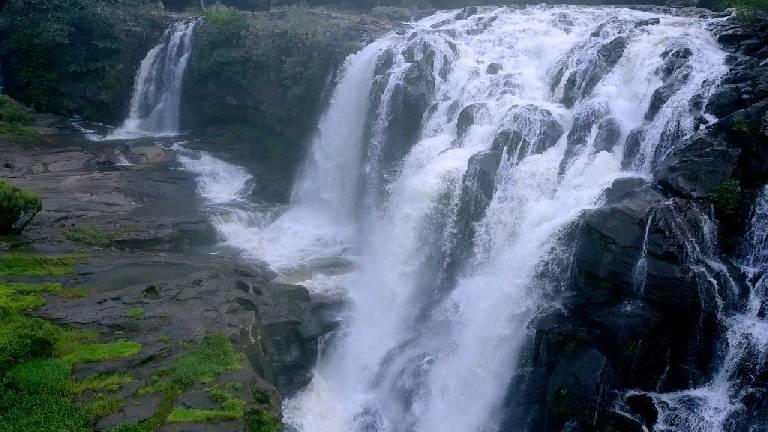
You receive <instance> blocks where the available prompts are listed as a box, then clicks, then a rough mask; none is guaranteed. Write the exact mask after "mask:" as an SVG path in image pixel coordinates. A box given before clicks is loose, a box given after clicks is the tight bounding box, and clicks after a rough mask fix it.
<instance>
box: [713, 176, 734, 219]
mask: <svg viewBox="0 0 768 432" xmlns="http://www.w3.org/2000/svg"><path fill="white" fill-rule="evenodd" d="M709 197H710V199H711V200H712V202H713V203H714V205H715V209H717V210H718V211H719V212H720V213H722V214H723V215H726V216H733V215H735V214H736V212H737V210H738V209H739V203H740V202H741V185H740V184H739V181H738V180H726V181H724V182H722V183H721V184H720V185H719V186H717V187H716V188H715V189H713V190H712V192H710V194H709Z"/></svg>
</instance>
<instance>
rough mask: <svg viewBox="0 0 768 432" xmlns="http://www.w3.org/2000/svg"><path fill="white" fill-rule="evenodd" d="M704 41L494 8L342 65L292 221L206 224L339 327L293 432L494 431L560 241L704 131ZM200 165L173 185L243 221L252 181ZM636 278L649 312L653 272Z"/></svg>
mask: <svg viewBox="0 0 768 432" xmlns="http://www.w3.org/2000/svg"><path fill="white" fill-rule="evenodd" d="M706 25H707V21H706V20H705V19H696V18H689V17H676V16H669V15H657V14H652V13H647V12H641V11H635V10H628V9H619V8H591V7H590V8H587V7H544V6H541V7H525V8H496V7H488V8H480V9H479V12H478V13H477V14H474V15H471V16H467V14H463V13H459V12H457V11H447V12H439V13H437V14H435V15H433V16H431V17H428V18H425V19H423V20H421V21H419V22H416V23H413V24H412V26H411V28H410V30H409V31H406V32H400V33H397V34H390V35H387V36H385V37H383V38H381V39H379V40H378V41H376V42H374V43H373V44H371V45H369V46H367V47H366V48H364V49H362V50H361V51H360V52H358V53H356V54H353V55H351V56H350V57H349V58H348V59H347V61H346V62H345V64H344V65H343V67H342V68H341V71H340V74H339V78H338V80H337V83H336V87H335V90H334V92H333V95H332V98H331V101H330V103H329V106H328V107H327V109H326V111H325V112H324V114H323V116H322V118H321V120H320V123H319V126H318V132H317V134H316V136H315V138H314V140H313V142H312V147H311V150H310V152H309V155H308V158H307V161H306V163H305V166H304V167H303V170H302V172H301V177H300V178H299V179H298V181H297V183H296V185H295V187H294V191H293V195H292V199H291V203H290V205H289V206H288V207H287V208H285V209H281V210H280V211H278V212H277V213H276V214H270V215H268V216H267V217H265V216H264V215H263V214H255V213H253V212H252V209H247V208H242V207H240V208H239V209H238V210H237V211H231V212H228V213H226V214H224V215H219V216H217V217H216V218H215V223H216V226H217V228H218V230H219V232H220V233H221V234H222V236H223V237H224V239H225V241H226V242H227V243H229V244H230V245H233V246H236V247H238V248H240V249H242V250H243V251H244V253H245V254H246V255H248V256H250V257H252V258H256V259H261V260H264V261H266V262H268V263H270V264H271V265H272V267H273V268H275V269H276V270H277V271H278V272H280V273H281V276H282V277H284V278H287V279H290V280H292V281H297V282H302V283H305V284H306V285H307V287H308V288H309V289H310V291H311V292H313V293H314V294H315V295H324V294H328V293H329V292H332V293H333V294H334V295H339V296H341V297H343V298H344V299H345V301H346V302H347V303H348V305H349V310H348V312H347V313H346V314H345V315H344V316H343V318H342V323H341V327H340V329H339V330H338V331H337V332H336V334H334V336H333V337H332V338H331V339H330V341H329V343H328V345H327V346H326V347H325V349H324V350H323V352H322V356H321V359H320V360H319V362H318V364H317V366H316V369H315V371H314V375H313V379H312V381H311V383H310V384H309V385H308V387H307V388H306V389H304V390H303V391H301V392H300V393H298V394H297V395H295V396H293V397H292V398H290V399H289V400H287V401H286V402H285V405H284V415H285V417H284V420H285V422H286V424H287V427H288V428H289V430H291V431H298V432H349V431H360V432H362V431H366V432H370V431H375V432H401V431H402V432H406V431H407V432H435V431H441V432H443V431H444V432H451V431H456V432H468V431H483V432H486V431H488V432H490V431H495V430H497V429H498V427H499V424H498V422H499V419H501V418H502V417H503V415H501V413H500V411H501V410H502V409H503V404H504V403H509V401H506V402H505V401H504V399H505V396H507V394H506V393H507V390H508V385H509V383H510V381H511V380H512V378H513V375H514V374H515V371H516V367H517V363H518V361H519V356H520V352H521V349H522V347H523V345H524V343H525V341H526V339H527V338H528V337H529V336H530V335H529V330H528V328H527V326H528V324H529V321H530V320H531V318H532V317H533V316H534V315H535V313H536V312H537V311H538V310H539V308H540V307H542V304H543V302H545V301H546V300H545V299H547V298H551V297H552V296H553V295H555V294H556V292H557V290H558V289H559V288H558V287H559V286H560V283H561V282H562V281H560V280H559V279H558V275H565V274H567V273H568V269H567V268H565V266H566V264H564V262H565V261H567V258H568V257H569V256H570V254H571V251H572V249H573V245H571V244H569V239H568V235H567V233H568V232H569V230H570V229H571V228H572V227H573V226H575V224H577V223H578V221H579V218H580V215H581V214H582V213H583V212H584V211H586V210H590V209H594V208H596V207H599V206H601V204H602V202H603V199H604V197H603V195H604V194H603V192H604V191H605V190H606V188H608V187H609V186H610V185H611V184H612V183H613V182H614V181H615V180H616V179H619V178H621V177H625V176H643V177H648V176H650V175H652V173H653V170H654V169H655V168H656V167H657V165H658V163H659V162H660V161H662V160H663V159H664V158H665V157H666V156H667V155H668V154H669V153H670V152H671V151H672V150H673V148H674V145H675V143H677V142H679V141H680V140H681V139H682V138H683V137H685V136H687V135H690V134H691V133H693V132H694V131H696V130H697V129H698V128H699V126H700V125H702V124H704V123H706V121H707V119H706V118H705V116H704V115H703V113H702V112H701V110H702V108H701V104H699V105H698V108H697V106H694V105H691V104H690V101H691V99H692V98H699V99H703V100H706V98H707V97H708V95H709V91H710V90H711V87H712V85H713V83H714V82H716V81H717V79H718V77H719V76H720V75H721V74H723V73H724V72H725V71H726V66H725V64H724V59H725V54H724V53H723V52H722V51H721V50H720V49H719V47H718V46H717V44H716V42H715V41H714V40H713V38H712V36H711V34H710V33H709V32H708V31H707V29H706ZM662 87H663V88H664V89H665V91H664V92H658V91H657V90H658V89H660V88H662ZM205 156H206V155H203V158H201V159H200V160H198V161H195V160H192V159H189V160H184V161H183V163H185V165H187V168H188V169H191V170H193V171H195V172H197V173H198V175H199V176H200V181H201V188H202V189H203V190H204V191H208V192H207V194H208V195H210V196H209V199H210V200H211V201H216V198H214V197H224V198H222V200H224V201H233V200H234V201H236V200H237V199H238V196H241V195H242V194H243V193H244V191H245V190H246V188H248V187H249V186H248V184H247V176H246V175H243V173H238V172H236V171H237V170H236V169H235V168H233V167H232V166H227V167H224V168H225V169H226V171H227V172H230V173H233V174H235V177H236V178H237V179H238V180H237V181H232V180H231V179H230V177H229V176H226V177H225V176H220V175H217V174H216V172H217V169H212V166H213V164H215V161H211V160H207V159H205V160H204V158H205ZM185 161H186V162H185ZM222 169H223V168H222ZM205 182H213V183H211V184H205ZM218 183H229V186H230V187H224V184H221V185H219V186H216V185H217V184H218ZM257 187H258V186H257ZM705 222H707V221H702V224H704V225H706V224H705ZM647 223H648V225H647V226H644V227H642V228H645V237H646V238H645V240H644V241H643V242H644V245H643V247H644V248H646V247H647V237H648V230H649V227H650V225H651V221H650V220H649V221H648V222H647ZM704 228H706V227H704ZM643 253H645V251H643ZM339 262H344V264H343V265H339V264H338V263H339ZM328 267H333V268H334V270H333V271H332V272H327V268H328ZM339 268H341V270H339ZM324 272H325V273H324ZM318 273H320V275H319V276H318ZM635 273H636V275H635V277H636V288H637V290H638V291H642V290H643V285H644V282H645V280H644V273H645V264H644V262H639V263H638V265H637V268H636V269H635ZM296 275H300V276H301V280H299V278H298V277H297V276H296ZM329 285H334V287H332V288H333V289H329ZM512 403H514V401H512ZM673 430H676V429H673ZM706 430H710V429H706Z"/></svg>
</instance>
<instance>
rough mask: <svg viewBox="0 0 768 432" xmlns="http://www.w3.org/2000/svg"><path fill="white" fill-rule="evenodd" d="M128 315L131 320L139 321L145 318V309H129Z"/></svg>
mask: <svg viewBox="0 0 768 432" xmlns="http://www.w3.org/2000/svg"><path fill="white" fill-rule="evenodd" d="M127 315H128V318H130V319H139V318H141V317H143V316H144V309H143V308H140V307H132V308H128V313H127Z"/></svg>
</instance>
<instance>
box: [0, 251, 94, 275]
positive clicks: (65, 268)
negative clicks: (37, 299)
mask: <svg viewBox="0 0 768 432" xmlns="http://www.w3.org/2000/svg"><path fill="white" fill-rule="evenodd" d="M81 259H82V257H80V256H73V255H64V256H42V255H28V254H19V253H12V254H5V255H2V256H0V276H62V275H67V274H72V273H74V272H75V264H77V263H78V262H79V261H80V260H81Z"/></svg>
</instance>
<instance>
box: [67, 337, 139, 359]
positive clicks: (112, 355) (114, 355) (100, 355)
mask: <svg viewBox="0 0 768 432" xmlns="http://www.w3.org/2000/svg"><path fill="white" fill-rule="evenodd" d="M139 351H141V344H140V343H138V342H131V341H125V340H122V341H117V342H112V343H99V344H90V345H82V346H80V347H78V348H76V349H75V350H74V351H72V352H71V353H70V354H67V355H65V356H64V357H62V359H63V360H64V361H66V362H69V363H71V364H77V363H96V362H103V361H107V360H114V359H119V358H125V357H130V356H133V355H136V354H138V353H139Z"/></svg>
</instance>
